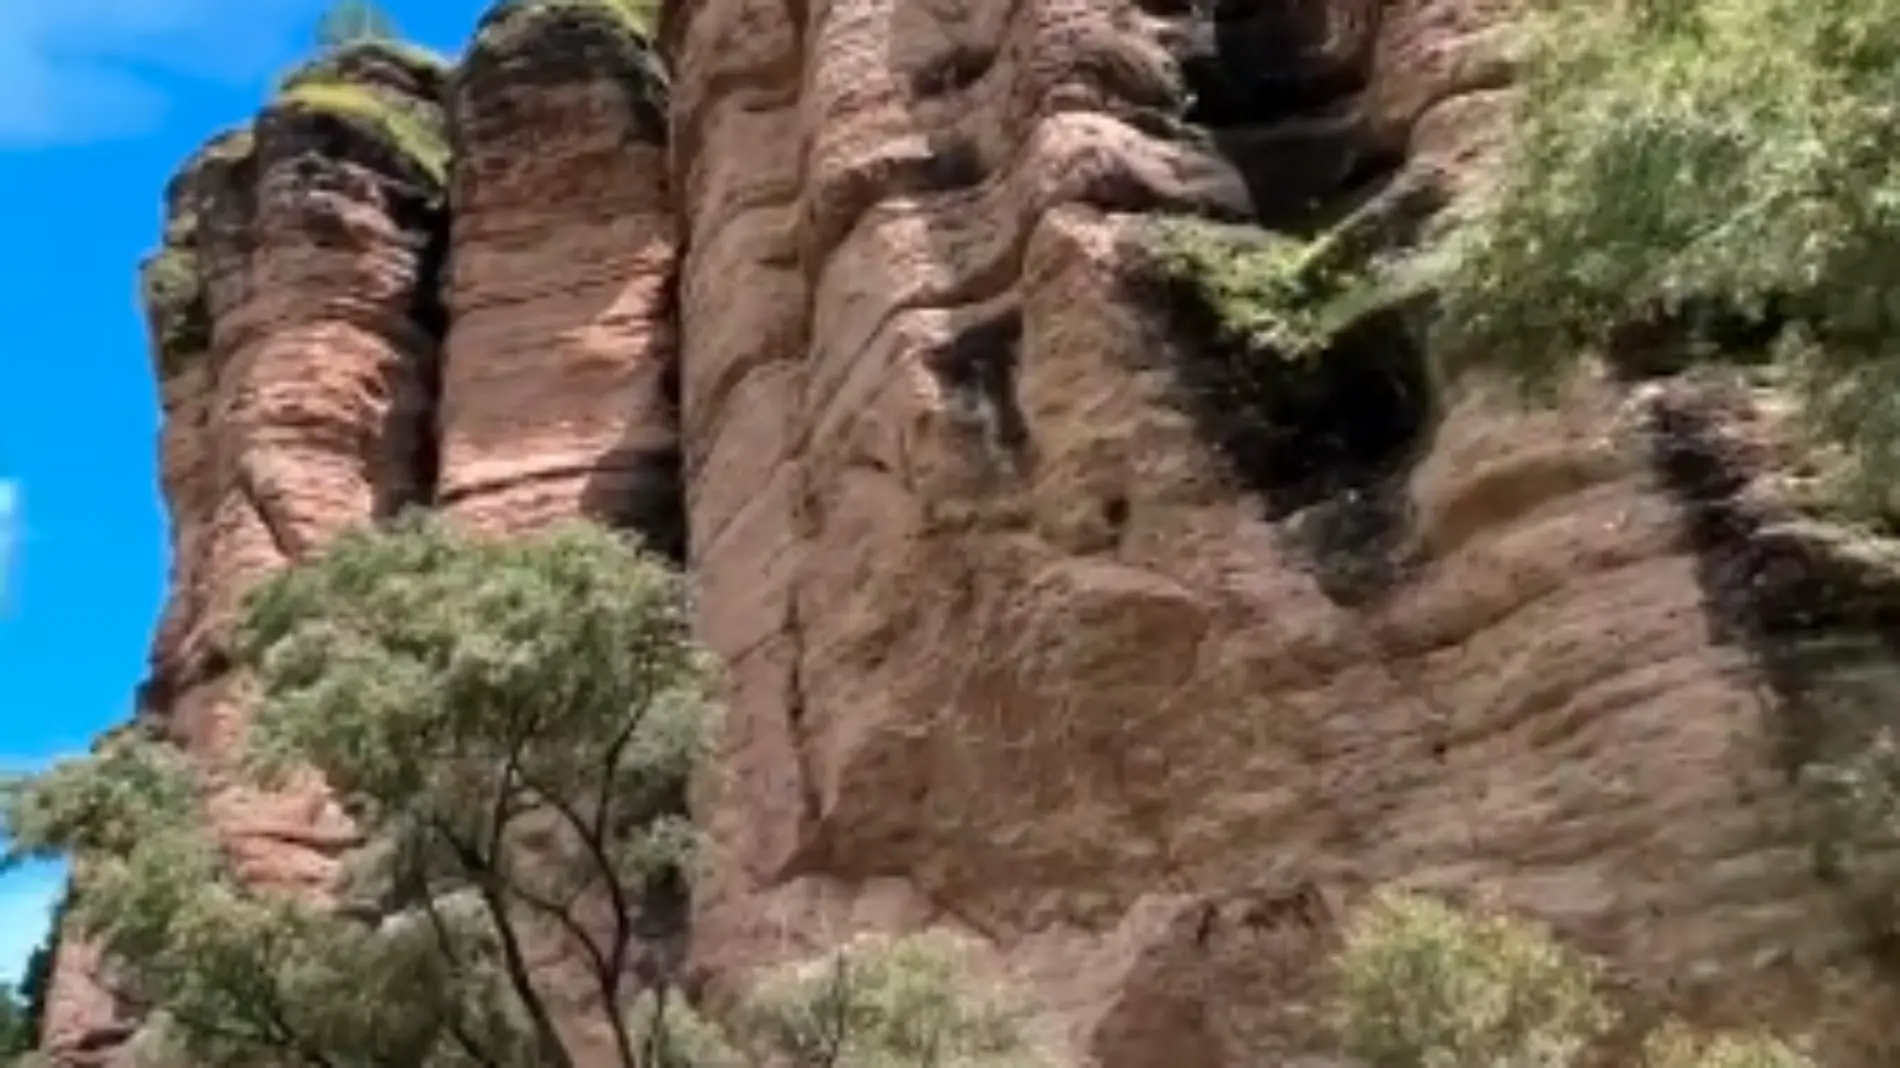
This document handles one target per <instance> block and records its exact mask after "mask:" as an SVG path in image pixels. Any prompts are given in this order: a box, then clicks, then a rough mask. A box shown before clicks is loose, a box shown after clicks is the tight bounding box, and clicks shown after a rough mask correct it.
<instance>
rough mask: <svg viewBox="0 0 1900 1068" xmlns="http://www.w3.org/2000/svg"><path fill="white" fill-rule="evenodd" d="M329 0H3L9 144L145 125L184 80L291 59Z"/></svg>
mask: <svg viewBox="0 0 1900 1068" xmlns="http://www.w3.org/2000/svg"><path fill="white" fill-rule="evenodd" d="M322 6H323V0H0V149H6V148H31V147H41V146H46V145H52V144H77V143H83V142H88V141H98V140H105V139H109V138H114V137H120V136H126V135H132V134H138V133H142V132H144V131H146V130H149V129H150V128H151V127H152V125H153V124H154V123H156V122H158V121H159V120H160V119H162V118H163V116H164V114H165V111H166V108H167V105H168V100H167V86H168V85H175V84H176V80H177V79H179V78H184V79H190V80H198V81H207V82H212V83H224V84H237V83H241V82H243V81H245V80H247V79H251V78H255V77H258V76H259V75H261V74H263V73H265V72H267V71H269V70H270V69H271V68H273V67H274V66H276V65H278V64H280V63H282V62H284V60H285V59H286V58H288V57H289V56H290V55H292V54H293V53H294V50H295V49H296V47H297V46H298V45H300V44H301V43H302V42H303V39H304V36H305V35H306V34H307V32H308V30H309V27H310V25H311V23H312V20H313V19H314V18H315V16H316V14H317V12H318V11H319V10H320V9H321V8H322Z"/></svg>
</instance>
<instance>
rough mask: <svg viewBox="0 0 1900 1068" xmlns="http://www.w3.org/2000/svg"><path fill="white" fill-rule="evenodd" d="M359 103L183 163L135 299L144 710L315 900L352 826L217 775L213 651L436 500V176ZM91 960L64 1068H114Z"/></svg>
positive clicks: (59, 1048) (51, 1023) (57, 1025)
mask: <svg viewBox="0 0 1900 1068" xmlns="http://www.w3.org/2000/svg"><path fill="white" fill-rule="evenodd" d="M337 77H338V78H339V79H340V80H341V81H342V83H343V84H345V85H347V86H348V87H349V88H350V90H352V91H354V92H359V93H365V94H367V93H375V94H377V95H378V96H379V97H381V96H384V95H387V96H388V97H389V98H391V99H401V100H403V101H405V102H413V104H414V106H416V107H417V108H418V109H430V108H433V109H434V110H435V111H436V113H437V118H436V120H435V121H436V122H437V124H438V125H439V122H440V119H439V110H440V109H439V105H437V104H436V103H435V101H437V100H438V99H439V98H440V95H441V84H440V76H439V74H438V73H436V72H433V71H431V70H429V69H428V68H425V67H420V66H416V65H411V64H402V63H397V62H394V61H392V60H390V59H389V58H388V57H370V59H369V60H368V61H364V62H359V63H351V64H345V65H344V67H343V69H342V70H340V71H339V72H337ZM358 99H361V98H358V97H350V96H345V97H343V100H344V101H346V102H349V101H355V100H358ZM346 107H347V103H346V104H344V105H338V104H337V103H335V102H334V101H333V100H330V99H325V98H322V97H317V98H315V99H314V100H312V99H301V98H298V97H296V96H293V95H290V94H289V93H287V94H286V97H285V99H283V100H281V101H279V102H277V103H275V104H273V105H272V106H270V107H268V108H266V109H265V110H264V111H263V112H262V113H261V114H260V115H259V116H258V118H257V121H256V122H255V123H254V124H253V125H252V127H251V128H249V129H247V130H245V131H242V132H239V133H234V134H231V135H227V136H226V137H224V138H221V139H219V140H217V141H215V142H213V143H212V144H211V145H210V146H209V147H208V148H207V149H206V150H205V151H204V152H202V153H201V154H200V155H199V156H198V157H197V158H195V159H194V160H193V161H191V162H190V163H189V164H188V165H187V166H186V168H185V169H184V171H183V172H182V173H181V174H180V175H179V177H178V178H177V180H176V181H175V182H174V183H173V186H172V189H171V192H170V197H169V201H170V212H169V219H168V224H167V234H166V238H167V241H166V245H165V247H164V248H163V249H162V250H161V252H160V254H159V255H158V256H157V257H155V258H154V260H153V261H151V263H150V265H149V266H148V269H147V286H146V290H147V299H148V304H149V306H150V312H151V317H152V324H153V337H154V348H155V350H156V353H157V361H156V362H157V363H158V365H159V373H160V377H161V391H162V395H163V398H164V404H165V416H166V418H165V425H164V431H163V434H162V437H161V440H160V442H159V450H160V454H161V467H162V478H163V482H164V487H163V488H164V496H165V500H166V502H167V505H168V507H169V509H170V513H171V525H172V532H173V565H172V575H171V585H172V596H171V600H170V602H169V604H168V605H167V607H166V611H165V614H164V617H163V619H162V620H161V621H160V623H159V627H158V633H157V636H156V638H155V640H154V644H153V650H152V676H151V680H150V682H149V683H148V684H147V686H146V690H145V693H144V694H143V701H142V707H141V709H140V715H141V716H143V717H150V718H154V719H157V720H159V721H161V722H163V723H164V724H165V725H166V727H167V728H168V730H169V732H170V733H171V734H172V735H173V736H174V737H176V738H177V740H178V742H179V744H181V745H182V746H184V747H185V748H186V749H187V750H188V751H189V752H191V753H193V754H194V755H196V756H197V757H199V759H201V760H202V761H203V764H204V766H205V768H206V771H207V774H208V775H209V776H210V777H211V781H212V783H213V786H214V788H213V790H212V794H211V800H210V803H209V804H210V811H209V818H210V819H211V821H212V823H213V824H214V825H215V827H216V829H217V831H218V833H219V835H220V836H221V837H222V839H223V840H224V842H225V844H226V846H227V848H229V849H230V850H231V851H232V853H233V855H234V856H235V857H236V858H237V862H238V863H239V865H240V867H241V868H242V869H243V870H244V871H245V872H246V873H247V874H248V876H249V877H250V878H252V879H255V880H256V881H258V882H259V883H262V884H275V885H282V886H286V887H293V888H308V889H317V888H321V887H322V886H323V885H324V884H325V883H327V881H328V880H329V878H330V876H331V872H332V867H333V863H332V862H333V858H334V855H335V852H336V850H337V848H338V847H339V846H340V845H341V844H343V843H345V842H347V841H348V836H349V828H348V827H347V825H346V824H345V823H344V821H343V820H342V819H341V817H340V815H339V814H337V813H335V812H333V811H331V810H330V806H329V805H328V804H327V803H326V801H325V799H324V796H323V793H322V791H321V790H320V789H316V788H314V787H312V788H306V789H301V790H292V791H288V792H286V793H284V794H281V795H273V796H268V797H260V796H257V795H255V793H253V792H251V791H247V790H241V789H238V788H235V787H228V788H227V787H220V786H217V785H216V783H217V782H218V781H219V779H220V777H221V775H222V772H221V770H220V769H221V767H222V766H223V765H224V763H225V761H226V759H227V757H228V755H229V754H230V753H231V752H232V745H233V742H234V741H235V739H236V737H237V735H236V732H237V731H238V730H239V729H241V725H242V721H241V710H242V709H241V704H240V702H239V701H238V699H237V697H236V694H235V693H234V690H235V689H236V687H237V685H238V682H239V680H237V679H235V678H234V677H233V676H232V673H231V672H230V670H229V669H228V663H227V659H226V655H225V652H224V648H223V643H224V642H225V640H226V638H227V636H228V633H229V627H230V623H231V617H232V613H233V611H234V610H235V608H236V606H237V603H238V601H239V599H240V598H241V597H242V596H243V594H244V592H245V591H246V590H248V589H249V588H250V587H251V586H252V585H253V584H254V583H255V582H256V581H257V579H259V578H260V577H262V576H264V575H266V574H268V573H270V572H271V571H273V570H275V569H277V568H281V567H283V566H284V565H285V564H287V563H289V562H290V561H293V560H295V559H297V558H298V557H300V556H302V555H304V554H306V553H308V552H310V551H311V550H312V549H313V548H316V547H318V546H320V545H322V544H323V543H324V542H325V541H326V540H327V539H328V538H330V537H332V536H333V535H334V534H336V533H337V532H338V531H339V530H342V529H344V528H345V527H347V526H349V525H351V524H355V523H360V522H363V521H365V520H367V519H370V518H373V517H377V516H385V515H389V514H391V513H393V512H394V511H395V510H397V509H398V508H400V507H402V506H404V505H407V504H412V503H417V502H425V501H427V500H428V499H429V496H430V494H431V492H432V490H433V482H434V470H433V459H432V457H433V434H432V433H431V430H430V423H429V420H430V417H431V415H432V411H433V393H434V380H435V377H436V372H435V366H434V365H435V361H436V347H437V342H438V339H439V337H440V333H441V329H442V322H441V315H440V312H439V310H438V309H437V308H436V307H435V305H434V302H433V301H432V299H430V298H429V294H430V293H431V286H432V276H433V274H434V272H435V271H436V270H437V262H436V261H437V260H438V259H439V256H440V243H441V240H440V239H441V234H442V231H443V227H444V223H445V217H444V215H443V211H442V208H443V198H442V192H443V190H442V187H441V182H440V177H439V175H436V174H432V173H431V172H430V170H429V168H428V167H427V166H425V165H424V164H423V163H421V162H419V161H418V160H417V159H415V158H413V157H412V156H411V154H410V153H409V152H407V151H405V150H404V149H402V148H400V147H398V146H397V145H395V144H394V143H393V142H392V140H391V138H390V137H389V136H388V135H387V133H386V131H384V130H382V129H381V128H379V127H378V126H377V125H376V124H375V123H374V121H373V120H372V119H370V118H367V117H365V115H364V114H361V113H359V112H357V111H353V110H345V108H346ZM92 958H93V954H92V951H91V949H90V947H87V946H85V945H84V944H83V942H81V941H80V940H78V939H67V940H65V942H64V944H63V945H62V954H61V959H60V962H59V965H58V966H57V967H56V968H55V975H54V979H53V982H52V987H51V991H50V994H49V998H48V1002H49V1003H48V1007H47V1016H46V1025H45V1028H44V1030H45V1033H46V1045H47V1048H48V1052H49V1053H51V1054H52V1056H53V1058H54V1060H55V1062H56V1063H62V1064H64V1063H72V1064H86V1063H94V1062H97V1061H107V1062H109V1060H110V1058H111V1056H112V1054H113V1052H114V1050H115V1048H116V1043H117V1040H118V1039H120V1038H122V1037H123V1032H124V1029H123V1027H122V1026H120V1024H119V1023H118V1022H116V1021H114V1020H112V1019H111V1017H112V1013H111V1012H109V1011H108V1010H109V1008H110V999H109V998H108V997H106V996H105V995H104V992H103V991H102V990H101V989H100V988H99V986H98V983H97V981H96V980H97V971H96V969H95V968H93V967H92V966H91V965H92Z"/></svg>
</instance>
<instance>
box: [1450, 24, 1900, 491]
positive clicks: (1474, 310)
mask: <svg viewBox="0 0 1900 1068" xmlns="http://www.w3.org/2000/svg"><path fill="white" fill-rule="evenodd" d="M1524 45H1525V51H1526V57H1525V58H1526V62H1525V64H1524V69H1525V75H1524V79H1523V81H1524V97H1523V102H1522V106H1521V111H1520V115H1519V122H1518V127H1517V134H1518V136H1517V137H1516V140H1515V144H1514V147H1513V149H1512V150H1511V152H1510V153H1509V154H1508V158H1507V159H1506V161H1505V164H1504V166H1503V167H1502V168H1501V169H1500V171H1499V176H1498V180H1497V186H1496V188H1495V189H1494V190H1493V194H1492V195H1491V196H1490V197H1488V198H1483V200H1482V203H1479V204H1478V205H1476V206H1475V208H1474V209H1473V210H1472V211H1471V213H1470V219H1469V225H1467V226H1466V227H1464V228H1463V230H1462V232H1461V233H1460V234H1459V235H1458V237H1457V238H1455V239H1454V240H1453V241H1452V244H1451V249H1450V255H1448V256H1446V257H1445V258H1444V259H1443V260H1441V262H1446V263H1449V264H1450V267H1449V269H1448V270H1447V272H1446V274H1445V276H1444V277H1443V279H1442V282H1443V297H1444V303H1443V312H1444V316H1443V319H1442V323H1441V328H1440V330H1439V333H1438V337H1437V347H1438V349H1439V351H1440V353H1441V355H1443V356H1444V358H1445V359H1446V360H1447V361H1448V362H1449V363H1451V364H1453V365H1461V364H1463V363H1465V362H1466V361H1472V360H1483V361H1488V362H1490V363H1493V364H1497V365H1502V366H1506V367H1509V368H1511V369H1512V370H1514V371H1517V372H1520V373H1522V374H1524V375H1525V376H1527V377H1529V378H1532V379H1536V378H1540V377H1545V376H1549V375H1551V374H1553V373H1555V372H1559V371H1560V370H1561V369H1562V367H1564V366H1565V365H1567V364H1568V363H1570V362H1571V361H1574V360H1575V359H1576V358H1577V356H1578V355H1579V354H1580V353H1581V352H1583V351H1587V350H1589V349H1591V348H1593V347H1594V348H1602V347H1605V346H1608V345H1609V344H1610V343H1611V342H1612V340H1613V339H1614V338H1615V337H1616V336H1617V334H1618V332H1619V330H1622V329H1624V328H1627V327H1630V326H1632V325H1648V324H1657V323H1665V324H1672V325H1674V326H1676V327H1680V328H1681V330H1682V334H1683V338H1682V340H1683V344H1684V345H1685V346H1686V347H1687V348H1688V349H1689V350H1690V352H1691V353H1692V354H1699V355H1702V356H1706V357H1711V358H1714V357H1721V358H1733V357H1737V356H1740V357H1744V358H1751V359H1764V360H1767V361H1769V362H1770V363H1771V364H1772V366H1773V367H1775V368H1777V369H1779V370H1780V371H1782V372H1786V373H1787V377H1788V379H1789V380H1791V381H1793V382H1795V383H1797V384H1798V385H1799V386H1801V387H1802V389H1803V393H1804V396H1805V400H1806V402H1807V403H1806V410H1807V413H1808V415H1809V416H1810V424H1811V426H1812V428H1813V429H1814V430H1815V431H1817V432H1818V434H1819V435H1820V436H1821V438H1822V439H1824V440H1833V441H1836V442H1844V443H1847V444H1849V445H1851V446H1852V448H1853V450H1854V452H1855V454H1856V458H1857V461H1858V462H1857V464H1856V465H1854V466H1855V467H1856V468H1857V473H1858V474H1860V475H1862V476H1865V475H1872V476H1874V477H1872V478H1868V477H1859V478H1856V479H1855V480H1854V481H1853V483H1852V484H1851V488H1854V489H1857V490H1860V491H1863V492H1865V493H1869V494H1872V497H1871V498H1869V501H1868V503H1871V504H1874V505H1877V506H1879V507H1882V508H1885V509H1887V510H1896V509H1900V498H1895V499H1889V498H1890V497H1894V495H1895V488H1894V483H1893V482H1892V480H1891V479H1890V478H1887V477H1886V476H1887V475H1888V473H1890V472H1891V471H1892V470H1893V466H1892V465H1893V464H1894V463H1895V461H1896V460H1900V388H1896V387H1897V386H1900V110H1897V109H1900V91H1896V90H1897V89H1900V0H1834V2H1830V3H1813V2H1811V0H1622V2H1616V3H1604V2H1602V0H1544V2H1543V3H1542V4H1540V5H1539V6H1538V8H1537V13H1536V15H1535V16H1534V17H1532V18H1530V19H1529V20H1528V30H1527V32H1526V34H1525V37H1524ZM1738 345H1739V346H1740V347H1742V348H1743V349H1745V350H1746V349H1751V348H1752V349H1754V350H1756V351H1739V352H1738V351H1735V350H1736V348H1737V346H1738Z"/></svg>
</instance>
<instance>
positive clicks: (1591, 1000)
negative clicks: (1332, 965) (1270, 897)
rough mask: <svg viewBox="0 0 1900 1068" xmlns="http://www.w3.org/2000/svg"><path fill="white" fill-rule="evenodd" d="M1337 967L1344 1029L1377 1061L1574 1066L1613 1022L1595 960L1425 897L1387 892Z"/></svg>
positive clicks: (1375, 1066) (1515, 925)
mask: <svg viewBox="0 0 1900 1068" xmlns="http://www.w3.org/2000/svg"><path fill="white" fill-rule="evenodd" d="M1338 970H1339V1006H1338V1014H1337V1017H1338V1018H1337V1023H1338V1027H1339V1032H1340V1035H1341V1037H1342V1038H1343V1039H1344V1041H1345V1044H1346V1048H1347V1050H1348V1051H1349V1052H1351V1053H1352V1054H1353V1055H1354V1056H1357V1057H1359V1058H1362V1059H1363V1060H1364V1061H1365V1062H1366V1063H1367V1064H1368V1065H1370V1066H1371V1068H1505V1066H1524V1068H1531V1066H1536V1068H1565V1066H1568V1065H1571V1064H1574V1063H1576V1060H1577V1058H1578V1057H1579V1055H1580V1054H1581V1053H1582V1052H1583V1050H1584V1049H1585V1047H1586V1046H1587V1045H1588V1044H1589V1042H1590V1041H1591V1040H1592V1039H1594V1038H1595V1037H1596V1036H1597V1035H1598V1034H1600V1033H1601V1032H1602V1031H1603V1030H1604V1029H1605V1028H1607V1027H1608V1026H1609V1025H1610V1023H1611V1022H1612V1020H1613V1015H1612V1013H1611V1011H1610V1009H1609V1008H1608V1007H1607V1006H1606V1005H1605V1004H1604V1003H1603V1001H1602V1000H1601V999H1600V998H1599V997H1598V995H1597V993H1596V991H1595V989H1594V984H1595V981H1596V977H1597V972H1598V970H1599V969H1598V966H1597V965H1596V964H1595V963H1594V962H1593V961H1591V960H1590V959H1589V958H1587V957H1584V956H1582V955H1581V954H1577V953H1574V952H1572V951H1570V950H1568V949H1565V948H1564V947H1563V946H1561V945H1559V944H1558V943H1557V942H1556V941H1555V940H1553V939H1552V938H1551V937H1550V936H1549V935H1548V934H1547V933H1546V932H1545V931H1544V930H1542V929H1541V928H1539V927H1536V926H1534V925H1532V924H1529V923H1526V922H1522V921H1518V920H1513V919H1510V918H1508V917H1503V916H1475V915H1471V914H1467V913H1465V912H1462V911H1459V910H1457V909H1454V908H1452V907H1451V906H1449V905H1446V904H1444V903H1443V902H1440V901H1437V900H1435V899H1433V898H1430V897H1425V896H1421V895H1415V894H1408V893H1403V892H1398V891H1391V890H1386V891H1381V892H1380V893H1379V894H1377V895H1376V896H1375V897H1374V898H1373V899H1372V901H1371V902H1370V903H1369V904H1368V905H1367V906H1366V907H1365V908H1363V909H1361V910H1360V912H1359V913H1358V915H1357V916H1356V917H1355V918H1354V921H1353V923H1352V924H1351V926H1350V928H1349V930H1348V931H1347V933H1346V943H1345V947H1344V949H1343V950H1342V951H1341V953H1340V956H1339V959H1338Z"/></svg>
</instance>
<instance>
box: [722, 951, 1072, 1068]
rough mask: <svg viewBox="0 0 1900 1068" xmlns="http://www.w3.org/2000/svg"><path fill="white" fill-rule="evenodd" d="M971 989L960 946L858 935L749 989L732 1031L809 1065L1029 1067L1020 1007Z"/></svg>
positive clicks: (1035, 1057)
mask: <svg viewBox="0 0 1900 1068" xmlns="http://www.w3.org/2000/svg"><path fill="white" fill-rule="evenodd" d="M1005 997H1006V995H1005V994H1004V992H1002V991H1000V990H986V989H983V988H981V987H979V986H977V985H976V984H975V983H974V982H973V981H972V979H971V977H970V975H969V973H968V972H967V970H966V969H965V966H964V962H963V951H962V946H961V944H960V943H959V942H958V941H957V940H956V939H954V938H952V937H951V936H949V935H946V934H943V933H940V932H927V933H922V934H913V935H907V936H905V937H902V938H886V937H882V936H875V935H862V936H860V937H858V938H856V939H854V940H852V941H851V942H850V943H848V944H846V945H845V946H844V947H843V948H841V949H840V950H838V951H837V952H835V953H833V954H831V955H829V956H826V957H823V958H820V959H817V960H813V961H806V962H803V963H798V964H792V965H787V966H785V967H782V968H780V969H778V970H776V971H774V972H772V973H770V974H768V975H767V976H765V977H764V978H763V979H762V980H761V981H760V982H759V984H758V985H757V986H756V987H755V988H754V989H753V991H752V994H751V997H750V1000H749V1001H748V1003H747V1004H746V1006H745V1007H744V1010H743V1012H742V1013H741V1024H740V1029H741V1032H742V1033H743V1034H745V1035H746V1036H747V1037H749V1038H751V1039H754V1040H756V1041H757V1043H758V1044H759V1045H760V1046H762V1047H763V1048H764V1049H766V1050H770V1051H775V1052H777V1053H780V1054H782V1055H784V1056H786V1057H788V1058H789V1060H790V1063H793V1064H797V1065H809V1066H812V1068H953V1066H954V1068H1019V1066H1020V1068H1031V1066H1038V1065H1042V1064H1044V1063H1045V1062H1044V1061H1043V1059H1042V1057H1041V1056H1040V1055H1039V1054H1038V1053H1037V1051H1036V1050H1035V1049H1034V1048H1033V1046H1032V1045H1031V1043H1029V1042H1028V1040H1027V1039H1026V1038H1025V1036H1024V1033H1023V1031H1022V1026H1021V1025H1022V1009H1021V1007H1020V1004H1019V1003H1011V1002H1010V1001H1007V1000H1005Z"/></svg>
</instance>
